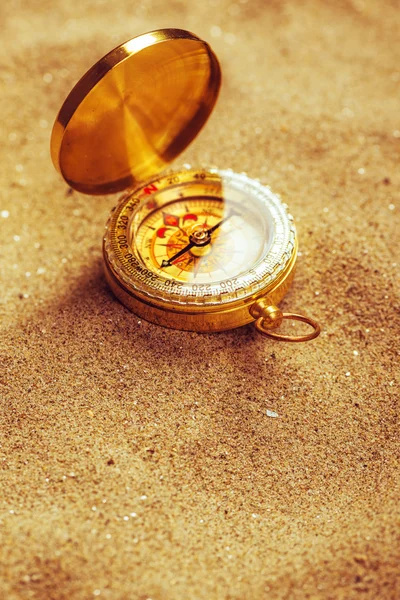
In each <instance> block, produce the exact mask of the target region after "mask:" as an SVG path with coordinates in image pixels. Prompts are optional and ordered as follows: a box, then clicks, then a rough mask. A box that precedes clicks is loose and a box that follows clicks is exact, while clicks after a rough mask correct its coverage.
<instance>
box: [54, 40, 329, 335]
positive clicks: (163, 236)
mask: <svg viewBox="0 0 400 600" xmlns="http://www.w3.org/2000/svg"><path fill="white" fill-rule="evenodd" d="M220 81H221V73H220V66H219V63H218V60H217V58H216V57H215V55H214V53H213V52H212V50H211V48H210V47H209V46H208V44H207V43H206V42H204V41H202V40H200V39H199V38H198V37H197V36H195V35H194V34H191V33H189V32H187V31H183V30H178V29H164V30H158V31H155V32H150V33H148V34H144V35H142V36H139V37H137V38H134V39H133V40H130V41H128V42H126V43H125V44H122V45H121V46H118V47H117V48H116V49H114V50H113V51H112V52H110V53H109V54H108V55H106V56H105V57H104V58H102V59H101V60H100V61H99V62H98V63H96V64H95V65H94V67H92V69H90V70H89V71H88V73H86V75H84V76H83V78H82V79H81V80H80V81H79V82H78V83H77V85H76V86H75V88H74V89H73V90H72V92H71V93H70V94H69V96H68V97H67V99H66V100H65V102H64V104H63V106H62V108H61V110H60V113H59V115H58V117H57V119H56V122H55V125H54V128H53V132H52V140H51V150H52V158H53V162H54V164H55V166H56V168H57V169H58V170H59V171H60V172H61V174H62V175H63V177H64V179H65V180H66V181H67V182H68V183H69V185H71V186H72V187H73V188H75V189H77V190H79V191H82V192H85V193H89V194H104V193H109V192H116V191H122V190H126V191H125V193H124V195H123V196H122V198H121V199H120V201H119V203H118V204H117V206H116V207H115V208H114V210H113V211H112V213H111V215H110V217H109V220H108V222H107V225H106V230H105V234H104V239H103V255H104V267H105V276H106V279H107V281H108V283H109V285H110V287H111V289H112V290H113V292H114V294H115V295H116V296H117V297H118V298H119V300H120V301H121V302H122V303H123V304H125V306H127V307H128V308H129V309H130V310H132V311H133V312H135V313H136V314H137V315H140V316H141V317H143V318H144V319H147V320H149V321H152V322H154V323H157V324H159V325H162V326H165V327H172V328H176V329H185V330H191V331H203V332H205V331H208V332H211V331H222V330H226V329H231V328H234V327H239V326H242V325H245V324H247V323H250V322H254V321H255V325H256V327H257V330H258V331H259V332H260V333H263V334H265V335H267V336H270V337H273V338H275V339H279V340H284V341H297V342H298V341H306V340H310V339H313V338H315V337H317V335H318V334H319V332H320V328H319V325H318V324H317V323H316V322H315V321H314V320H313V319H311V318H309V317H306V316H302V315H297V314H292V313H282V312H281V310H280V309H279V308H278V303H279V302H280V300H281V299H282V298H283V296H284V295H285V293H286V292H287V291H288V289H289V287H290V284H291V282H292V280H293V276H294V267H295V262H296V255H297V237H296V230H295V227H294V224H293V218H292V216H291V215H290V214H289V212H288V210H287V206H286V205H285V204H283V203H282V202H281V200H280V198H279V196H278V195H277V194H274V193H273V192H272V191H271V190H270V189H269V188H268V187H267V186H265V185H262V184H261V183H260V182H259V181H256V180H254V179H251V178H249V177H248V176H247V175H246V174H244V173H242V174H238V173H234V172H233V171H232V170H230V169H217V168H192V167H191V166H189V165H185V166H183V167H181V168H178V169H176V170H173V171H171V170H166V167H168V165H169V163H170V162H171V161H172V160H173V159H174V158H175V157H176V156H178V155H179V154H180V153H181V152H182V151H183V149H184V148H186V146H187V145H188V144H189V143H190V142H191V141H192V140H193V138H194V137H195V136H196V135H197V133H198V132H199V131H200V129H201V128H202V126H203V125H204V124H205V122H206V120H207V119H208V117H209V115H210V113H211V111H212V109H213V107H214V104H215V102H216V100H217V96H218V92H219V87H220ZM284 319H293V320H300V321H303V322H305V323H307V324H308V325H309V326H310V327H311V331H310V333H307V334H305V335H301V336H291V335H283V334H282V333H280V332H278V328H279V327H280V326H281V324H282V321H283V320H284Z"/></svg>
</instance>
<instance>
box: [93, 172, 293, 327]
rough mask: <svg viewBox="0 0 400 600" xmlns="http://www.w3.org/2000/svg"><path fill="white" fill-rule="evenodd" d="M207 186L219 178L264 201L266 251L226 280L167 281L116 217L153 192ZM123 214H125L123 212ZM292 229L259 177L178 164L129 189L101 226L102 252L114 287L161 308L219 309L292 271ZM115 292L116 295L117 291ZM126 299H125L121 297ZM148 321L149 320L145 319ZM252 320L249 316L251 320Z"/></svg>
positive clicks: (280, 205) (249, 298)
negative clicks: (269, 222)
mask: <svg viewBox="0 0 400 600" xmlns="http://www.w3.org/2000/svg"><path fill="white" fill-rule="evenodd" d="M196 178H199V179H200V180H201V182H202V183H203V184H204V185H205V186H206V185H209V186H210V188H211V187H212V186H214V188H215V184H216V182H220V181H221V180H222V181H223V184H224V186H225V187H227V188H228V189H229V188H235V187H236V188H240V190H241V191H243V192H245V193H246V194H247V195H249V197H253V198H257V201H261V202H264V203H265V204H266V206H267V207H268V210H269V211H270V213H271V215H272V218H273V220H274V233H273V239H272V242H271V244H270V247H269V248H268V251H267V252H266V255H265V256H263V257H262V259H261V260H260V261H259V262H258V263H257V265H256V266H255V265H249V269H248V271H247V272H246V274H245V275H243V276H241V277H239V278H236V281H233V282H232V283H231V284H229V285H226V284H225V285H224V283H223V282H216V283H213V284H211V285H208V286H206V285H203V284H196V283H194V284H193V283H191V282H186V283H176V284H175V285H174V283H173V281H172V283H171V278H169V279H167V278H166V277H162V275H160V274H159V273H157V272H156V271H155V270H154V271H153V270H152V269H151V268H149V265H147V264H146V265H145V264H144V263H143V262H141V260H140V255H139V253H138V252H135V251H133V252H132V250H135V249H134V248H131V247H129V243H128V240H127V239H126V240H125V239H124V235H123V234H121V231H120V230H119V229H118V223H120V222H121V221H120V219H121V216H122V217H124V216H125V215H132V214H134V213H135V211H137V210H138V207H141V206H143V205H144V203H146V202H151V198H152V194H155V193H156V191H159V190H160V189H163V188H164V187H165V188H168V186H170V185H172V183H170V182H173V185H175V186H177V187H178V186H179V184H181V183H184V182H188V181H193V180H196ZM125 219H126V216H125ZM296 249H297V243H296V231H295V227H294V224H293V218H292V216H291V215H290V214H289V213H288V212H287V210H286V206H285V205H284V204H283V203H282V202H281V200H280V198H279V197H278V196H277V195H276V194H274V193H272V192H271V190H270V189H269V188H268V187H266V186H263V185H262V184H261V183H259V182H258V181H255V180H253V179H250V178H249V177H248V176H247V175H245V174H237V173H234V172H233V171H231V170H218V169H208V170H205V169H191V168H183V169H180V170H175V171H171V172H169V173H166V174H163V175H161V176H159V177H157V178H154V179H153V180H151V181H150V182H147V183H146V184H145V185H144V186H140V187H138V188H136V189H135V190H133V191H132V192H131V193H130V194H127V195H125V196H124V197H123V199H122V200H121V202H120V203H119V204H118V205H117V207H116V208H115V209H114V211H113V213H112V215H111V217H110V219H109V222H108V223H107V226H106V231H105V236H104V243H103V252H104V259H105V264H106V274H107V276H108V279H109V280H110V278H111V279H112V280H113V281H114V284H113V285H112V287H113V289H114V288H115V287H116V286H118V287H120V288H123V289H124V291H125V293H126V294H128V295H130V296H134V297H137V298H139V299H140V300H142V301H144V302H146V303H148V304H150V305H154V306H158V307H162V308H163V309H164V310H173V311H174V312H183V313H185V312H187V311H194V312H196V313H197V312H198V313H201V312H202V311H212V312H215V311H216V312H218V311H221V310H230V309H231V308H234V307H235V305H242V304H247V303H248V302H252V301H254V298H257V297H259V296H261V295H264V294H265V293H266V290H267V289H273V288H274V287H276V284H277V282H279V281H281V280H283V279H285V277H286V275H287V273H288V271H290V270H292V268H293V266H294V262H295V259H296ZM117 295H118V294H117ZM125 303H126V302H125ZM150 320H151V319H150ZM250 320H251V319H250Z"/></svg>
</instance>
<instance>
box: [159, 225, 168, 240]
mask: <svg viewBox="0 0 400 600" xmlns="http://www.w3.org/2000/svg"><path fill="white" fill-rule="evenodd" d="M167 229H169V227H160V229H157V237H159V238H163V237H165V232H166V231H167Z"/></svg>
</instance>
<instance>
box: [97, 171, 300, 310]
mask: <svg viewBox="0 0 400 600" xmlns="http://www.w3.org/2000/svg"><path fill="white" fill-rule="evenodd" d="M104 256H105V261H106V265H107V273H108V276H109V280H110V281H111V283H112V282H113V281H116V282H117V283H116V286H119V287H121V286H122V287H123V288H124V289H125V290H126V291H127V293H128V294H132V295H140V297H141V298H142V299H144V300H146V299H148V301H149V302H154V301H157V302H161V303H162V305H163V307H164V306H170V307H171V310H174V309H173V308H172V307H173V306H175V305H176V310H180V309H181V307H182V305H185V307H188V308H187V309H188V310H189V307H190V306H193V309H195V310H197V308H199V309H200V307H201V306H204V305H208V306H220V305H226V304H229V303H233V302H238V301H240V302H242V301H243V300H244V299H246V298H251V297H254V296H255V295H256V294H258V293H259V292H260V291H262V290H265V289H266V288H268V286H271V285H274V283H275V282H276V281H277V279H278V278H279V277H280V276H281V274H282V273H284V272H285V271H286V269H287V268H288V265H289V264H292V263H293V261H294V257H295V230H294V227H293V224H292V220H291V217H290V215H288V214H287V212H286V209H285V206H284V205H283V204H282V203H281V201H280V200H279V198H278V197H277V196H276V195H274V194H273V193H272V192H271V191H270V190H269V189H268V188H266V187H264V186H263V185H261V184H260V183H259V182H257V181H254V180H252V179H250V178H249V177H247V176H246V175H244V174H240V175H239V174H236V173H233V172H232V171H219V170H217V169H210V170H208V171H206V170H200V169H199V170H196V169H182V170H180V171H172V172H170V173H167V174H164V175H160V176H159V177H158V178H156V179H153V180H152V181H150V182H148V183H146V184H144V185H143V186H141V187H139V188H137V189H136V190H134V191H133V192H130V193H128V194H127V195H126V196H125V197H124V198H123V199H122V200H121V202H120V204H119V205H118V206H117V207H116V209H115V211H114V212H113V214H112V216H111V218H110V221H109V223H108V225H107V228H106V235H105V238H104ZM112 285H113V283H112ZM124 301H126V300H125V297H124Z"/></svg>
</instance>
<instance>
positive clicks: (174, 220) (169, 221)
mask: <svg viewBox="0 0 400 600" xmlns="http://www.w3.org/2000/svg"><path fill="white" fill-rule="evenodd" d="M163 220H164V225H170V226H172V227H179V217H176V216H175V215H169V214H168V213H163Z"/></svg>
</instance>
